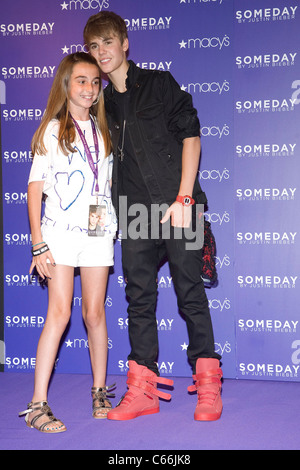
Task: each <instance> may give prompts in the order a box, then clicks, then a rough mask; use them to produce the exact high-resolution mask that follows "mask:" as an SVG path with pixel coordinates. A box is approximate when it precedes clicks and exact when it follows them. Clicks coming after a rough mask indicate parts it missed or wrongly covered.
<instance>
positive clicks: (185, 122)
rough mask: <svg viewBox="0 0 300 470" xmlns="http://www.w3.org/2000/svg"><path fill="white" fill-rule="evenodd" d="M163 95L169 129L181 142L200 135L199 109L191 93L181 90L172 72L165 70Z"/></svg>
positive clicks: (163, 74)
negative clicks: (194, 103)
mask: <svg viewBox="0 0 300 470" xmlns="http://www.w3.org/2000/svg"><path fill="white" fill-rule="evenodd" d="M162 76H163V77H164V81H163V89H162V96H163V102H164V107H165V115H166V119H167V126H168V129H169V131H170V132H171V133H172V134H174V135H175V137H176V139H177V140H178V141H179V142H182V141H183V140H184V139H186V138H188V137H199V136H200V122H199V119H198V113H197V110H196V109H195V108H194V106H193V100H192V97H191V95H190V94H189V93H187V92H185V91H183V90H181V88H180V86H179V85H178V83H177V82H176V80H175V79H174V78H173V76H172V75H171V73H170V72H163V73H162Z"/></svg>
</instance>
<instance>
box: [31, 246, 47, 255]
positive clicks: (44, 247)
mask: <svg viewBox="0 0 300 470" xmlns="http://www.w3.org/2000/svg"><path fill="white" fill-rule="evenodd" d="M46 251H49V247H48V245H44V246H42V248H38V249H37V250H31V253H32V256H39V255H41V254H42V253H45V252H46Z"/></svg>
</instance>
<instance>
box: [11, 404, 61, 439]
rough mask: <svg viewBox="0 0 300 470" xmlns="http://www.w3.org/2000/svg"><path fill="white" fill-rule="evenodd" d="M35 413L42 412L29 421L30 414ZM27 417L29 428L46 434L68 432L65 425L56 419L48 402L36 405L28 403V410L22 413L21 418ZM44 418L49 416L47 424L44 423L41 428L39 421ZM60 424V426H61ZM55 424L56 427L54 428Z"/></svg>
mask: <svg viewBox="0 0 300 470" xmlns="http://www.w3.org/2000/svg"><path fill="white" fill-rule="evenodd" d="M34 411H40V413H39V414H37V415H36V416H34V417H33V418H32V420H31V421H29V414H30V413H33V412H34ZM22 415H26V416H25V422H26V424H27V426H28V427H29V428H35V429H37V430H38V431H40V432H45V433H52V434H54V433H58V432H64V431H66V430H67V428H66V427H65V425H64V424H63V423H62V421H60V420H59V419H56V418H55V417H54V415H53V413H52V411H51V408H50V406H49V405H48V402H47V401H41V402H35V403H32V402H31V403H28V405H27V410H24V411H21V412H20V413H19V416H22ZM42 416H47V418H48V420H47V421H46V422H45V423H42V424H41V425H40V426H39V425H38V423H37V421H38V420H39V419H41V418H42ZM56 423H57V424H56ZM59 423H60V425H59ZM53 424H56V426H55V427H54V428H53V427H52V426H53Z"/></svg>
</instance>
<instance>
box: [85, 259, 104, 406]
mask: <svg viewBox="0 0 300 470" xmlns="http://www.w3.org/2000/svg"><path fill="white" fill-rule="evenodd" d="M108 270H109V268H108V267H106V266H104V267H88V268H87V267H83V268H80V273H81V288H82V315H83V319H84V322H85V325H86V328H87V333H88V342H89V351H90V357H91V365H92V371H93V386H94V387H105V383H106V367H107V340H108V338H107V327H106V317H105V306H104V304H105V294H106V287H107V278H108ZM100 414H101V413H100Z"/></svg>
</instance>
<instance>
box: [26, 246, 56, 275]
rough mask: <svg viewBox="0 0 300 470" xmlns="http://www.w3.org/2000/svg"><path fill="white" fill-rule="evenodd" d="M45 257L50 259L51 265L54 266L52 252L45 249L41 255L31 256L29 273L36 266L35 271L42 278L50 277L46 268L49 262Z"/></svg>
mask: <svg viewBox="0 0 300 470" xmlns="http://www.w3.org/2000/svg"><path fill="white" fill-rule="evenodd" d="M47 259H48V260H49V261H50V263H51V264H52V266H56V264H55V261H54V258H53V256H52V253H51V251H50V250H48V251H45V253H42V254H41V255H38V256H33V257H32V262H31V265H30V269H29V274H31V273H32V271H33V270H34V268H36V270H37V272H38V273H39V275H40V276H41V278H42V279H45V278H49V279H51V274H50V272H49V269H48V264H49V263H47Z"/></svg>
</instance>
